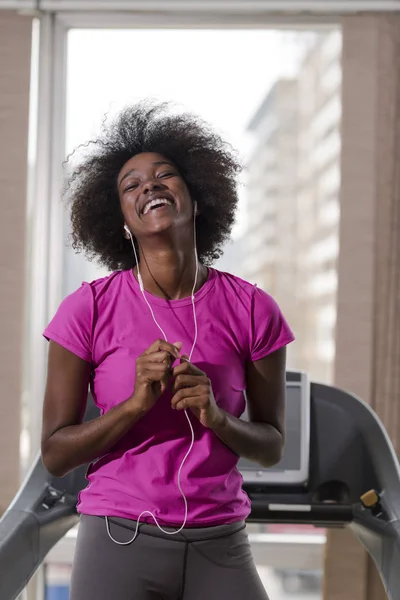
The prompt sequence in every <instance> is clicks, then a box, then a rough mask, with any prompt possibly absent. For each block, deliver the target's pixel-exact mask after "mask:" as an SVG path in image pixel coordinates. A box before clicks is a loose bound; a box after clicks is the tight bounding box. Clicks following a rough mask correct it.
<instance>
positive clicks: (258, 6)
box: [39, 0, 400, 14]
mask: <svg viewBox="0 0 400 600" xmlns="http://www.w3.org/2000/svg"><path fill="white" fill-rule="evenodd" d="M39 8H40V9H41V10H52V11H63V10H72V11H92V12H93V11H104V10H105V11H111V10H112V11H120V10H124V11H126V10H131V11H146V12H149V11H154V10H157V11H163V12H171V11H172V12H176V11H181V10H185V11H190V12H200V13H201V12H209V11H211V12H214V11H220V12H223V13H232V12H236V13H240V14H246V13H247V14H248V13H251V12H259V11H266V12H277V13H284V12H286V11H291V12H298V13H301V12H318V13H335V14H338V13H354V12H360V11H363V12H364V11H377V12H382V11H398V10H400V6H399V2H398V1H397V0H382V1H380V2H377V1H376V0H369V1H368V0H364V1H362V0H361V1H357V0H353V1H346V0H331V1H329V0H325V1H320V0H318V1H313V0H300V1H298V0H297V1H296V0H260V1H257V0H246V1H243V0H239V1H238V0H236V1H235V0H231V1H230V2H227V1H223V0H193V1H186V2H182V1H176V0H175V1H170V2H166V1H165V0H137V1H133V0H115V1H110V0H97V2H94V1H87V0H86V1H85V0H39Z"/></svg>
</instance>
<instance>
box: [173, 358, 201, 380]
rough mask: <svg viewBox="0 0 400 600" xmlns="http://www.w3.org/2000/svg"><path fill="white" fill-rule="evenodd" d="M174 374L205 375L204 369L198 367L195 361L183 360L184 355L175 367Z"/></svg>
mask: <svg viewBox="0 0 400 600" xmlns="http://www.w3.org/2000/svg"><path fill="white" fill-rule="evenodd" d="M172 374H173V376H174V377H178V375H205V373H204V371H202V370H201V369H199V368H198V367H196V366H195V365H194V364H193V363H191V362H188V361H186V360H182V357H181V362H180V363H179V365H176V367H174V369H173V371H172Z"/></svg>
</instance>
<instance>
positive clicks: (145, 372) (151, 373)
mask: <svg viewBox="0 0 400 600" xmlns="http://www.w3.org/2000/svg"><path fill="white" fill-rule="evenodd" d="M170 377H171V371H170V369H167V368H166V367H165V366H164V365H162V364H161V365H160V364H159V363H150V364H148V365H146V367H144V368H143V369H140V370H139V371H138V372H137V380H138V381H140V380H142V381H143V380H145V381H161V380H164V381H165V382H168V381H169V379H170Z"/></svg>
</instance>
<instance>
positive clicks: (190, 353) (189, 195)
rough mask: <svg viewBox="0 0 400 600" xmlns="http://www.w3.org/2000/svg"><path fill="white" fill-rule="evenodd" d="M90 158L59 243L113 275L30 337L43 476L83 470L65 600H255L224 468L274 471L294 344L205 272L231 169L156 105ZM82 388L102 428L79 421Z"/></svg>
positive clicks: (73, 298)
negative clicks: (44, 354) (42, 359)
mask: <svg viewBox="0 0 400 600" xmlns="http://www.w3.org/2000/svg"><path fill="white" fill-rule="evenodd" d="M88 147H89V149H92V151H91V152H90V154H89V155H88V156H87V157H86V158H85V159H84V160H82V162H81V164H79V165H78V166H77V167H76V168H75V170H74V172H73V173H72V175H71V177H70V181H69V186H68V188H67V189H68V190H69V195H70V202H71V213H72V236H73V245H74V248H75V249H77V250H82V249H83V250H85V251H86V252H87V254H88V255H89V257H96V258H97V259H99V260H100V262H101V263H102V264H103V265H105V266H107V267H108V268H109V269H110V270H111V271H112V273H111V275H109V276H108V277H105V278H103V279H100V280H97V281H94V282H92V283H90V284H88V283H84V284H82V286H81V287H80V288H79V289H78V290H77V291H76V292H74V293H73V294H72V295H70V296H68V297H67V298H66V299H65V300H64V301H63V303H62V304H61V306H60V308H59V310H58V312H57V314H56V315H55V317H54V319H53V320H52V321H51V323H50V324H49V326H48V327H47V329H46V331H45V333H44V335H45V337H46V338H47V339H48V340H50V347H49V366H48V379H47V387H46V394H45V401H44V413H43V434H42V455H43V462H44V464H45V466H46V468H47V469H48V470H49V471H50V473H52V474H53V475H56V476H62V475H65V474H66V473H67V472H69V471H70V470H72V469H74V468H76V467H78V466H79V465H82V464H85V463H91V464H90V467H89V469H88V473H87V479H88V481H89V484H88V486H87V488H86V489H85V490H83V491H82V492H81V494H80V497H79V502H78V507H77V508H78V511H79V512H80V513H81V515H82V517H81V523H80V527H79V534H78V540H77V547H76V552H75V557H74V565H73V574H72V582H71V600H83V599H85V600H88V599H96V600H106V599H107V600H110V599H111V598H114V597H115V598H118V600H155V599H159V600H162V599H163V600H181V599H183V600H204V599H206V598H207V599H208V598H211V599H212V600H225V599H226V600H228V599H229V600H244V599H246V600H247V598H252V600H261V599H265V598H267V595H266V592H265V591H264V588H263V586H262V584H261V581H260V579H259V577H258V574H257V571H256V569H255V566H254V562H253V559H252V556H251V552H250V546H249V542H248V539H247V534H246V531H245V519H246V517H247V516H248V515H249V512H250V502H249V498H248V497H247V495H246V494H245V492H244V491H243V490H242V478H241V475H240V473H239V471H238V469H237V466H236V465H237V462H238V459H239V457H245V458H247V459H249V460H253V461H256V462H258V463H259V464H260V465H262V466H264V467H268V466H272V465H274V464H276V463H277V462H278V461H279V460H280V457H281V453H282V448H283V444H284V399H285V346H286V345H287V344H288V343H289V342H291V341H292V340H293V334H292V332H291V331H290V329H289V327H288V325H287V323H286V321H285V319H284V317H283V316H282V314H281V312H280V310H279V308H278V306H277V305H276V303H275V302H274V300H273V299H272V298H271V297H270V296H268V295H267V294H266V293H264V292H262V291H260V290H258V289H257V288H256V287H254V286H252V285H250V284H249V283H247V282H245V281H242V280H240V279H238V278H237V277H234V276H232V275H229V274H226V273H221V272H218V271H216V270H215V269H212V268H211V267H209V266H207V265H209V264H210V263H211V262H212V261H213V260H215V259H216V258H217V257H218V256H219V255H220V251H221V246H222V245H223V243H224V242H225V241H226V240H227V238H228V236H229V233H230V230H231V227H232V224H233V221H234V214H235V209H236V205H237V183H236V175H237V173H238V172H239V165H238V163H237V161H236V159H235V157H234V156H233V154H232V152H231V151H230V149H229V147H228V146H227V144H225V143H224V142H223V141H222V140H221V139H220V137H219V136H218V135H216V134H214V133H213V132H212V131H210V130H209V128H208V127H207V126H205V125H204V124H203V123H201V122H200V121H199V120H198V119H196V118H194V117H191V116H188V115H178V116H176V115H171V114H169V113H168V111H167V107H166V106H149V105H146V104H141V105H138V106H134V107H133V108H130V109H127V110H125V111H124V112H122V114H121V115H120V116H119V117H118V118H117V119H116V121H115V122H114V123H113V124H112V125H111V126H110V127H109V128H108V129H105V131H103V133H102V135H101V137H100V138H98V139H96V140H95V141H93V142H92V143H91V144H90V145H88ZM89 386H90V389H91V393H92V395H93V398H94V401H95V403H96V405H97V406H98V407H99V408H100V411H101V416H100V417H99V418H97V419H95V420H93V421H92V422H88V423H83V416H84V413H85V407H86V400H87V392H88V387H89ZM245 391H246V398H247V408H248V413H249V416H250V421H249V422H245V421H242V420H240V419H239V417H240V415H241V414H242V413H243V411H244V408H245V397H244V392H245Z"/></svg>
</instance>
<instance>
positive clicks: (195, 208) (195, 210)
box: [193, 201, 199, 215]
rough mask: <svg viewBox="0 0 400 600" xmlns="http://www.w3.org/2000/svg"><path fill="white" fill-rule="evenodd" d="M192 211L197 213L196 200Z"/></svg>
mask: <svg viewBox="0 0 400 600" xmlns="http://www.w3.org/2000/svg"><path fill="white" fill-rule="evenodd" d="M193 212H194V214H195V215H198V214H199V210H198V208H197V202H196V201H195V202H194V207H193Z"/></svg>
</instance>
